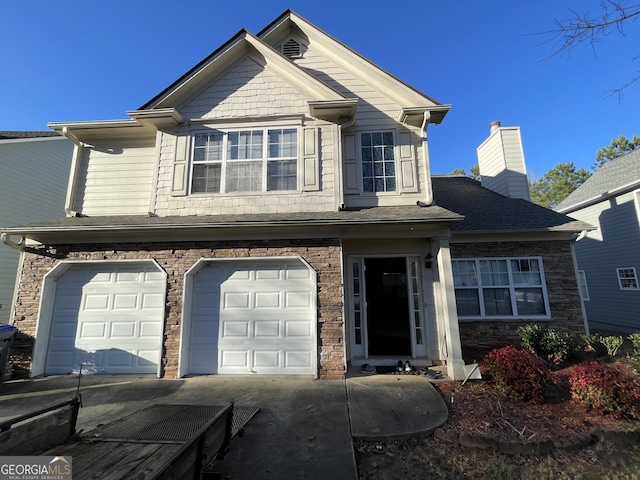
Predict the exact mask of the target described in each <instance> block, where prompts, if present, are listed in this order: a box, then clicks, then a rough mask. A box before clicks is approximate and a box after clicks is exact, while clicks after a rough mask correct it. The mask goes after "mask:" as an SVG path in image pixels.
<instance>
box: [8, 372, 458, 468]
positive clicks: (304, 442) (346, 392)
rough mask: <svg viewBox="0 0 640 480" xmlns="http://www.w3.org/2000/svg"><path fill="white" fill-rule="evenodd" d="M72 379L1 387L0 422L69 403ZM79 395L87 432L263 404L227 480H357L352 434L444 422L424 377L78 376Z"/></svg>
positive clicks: (401, 432)
mask: <svg viewBox="0 0 640 480" xmlns="http://www.w3.org/2000/svg"><path fill="white" fill-rule="evenodd" d="M77 383H78V378H77V377H73V376H55V377H44V378H40V379H33V380H16V381H10V382H7V383H5V384H4V385H2V386H0V420H5V419H9V418H12V417H15V416H18V415H22V414H24V413H28V412H30V411H34V410H37V409H39V408H43V407H46V406H49V405H52V404H54V403H56V402H59V401H64V400H67V399H69V398H70V397H71V396H73V394H74V393H75V391H76V387H77ZM80 390H81V392H82V397H83V408H82V409H81V410H80V414H79V417H78V425H77V428H78V430H84V431H89V430H92V429H94V428H95V427H96V426H98V425H100V424H104V423H109V422H111V421H113V420H116V419H118V418H120V417H123V416H125V415H128V414H130V413H133V412H134V411H136V410H139V409H140V408H143V407H145V406H148V405H151V404H154V403H167V404H187V405H188V404H211V405H222V404H225V403H227V402H230V401H233V402H235V404H236V405H238V406H248V407H251V406H253V407H259V408H260V412H259V413H258V414H257V415H256V416H255V417H254V418H253V419H252V420H251V421H250V422H249V423H248V424H247V426H246V427H245V434H244V436H242V437H237V438H235V439H234V440H233V442H232V443H231V448H230V451H229V454H228V455H227V457H226V460H225V475H227V476H228V477H229V478H234V479H240V480H242V479H255V478H261V479H270V478H273V479H276V478H277V479H281V478H304V479H319V480H320V479H322V480H326V479H327V478H331V479H349V480H352V479H356V478H357V471H356V465H355V456H354V451H353V438H368V439H391V438H402V437H406V436H409V435H419V434H426V433H430V432H431V431H432V430H433V429H434V428H436V427H437V426H439V425H441V424H442V423H444V421H446V418H447V407H446V405H445V403H444V402H443V401H442V399H441V397H440V395H439V394H438V392H437V391H436V390H435V389H434V388H433V386H432V385H431V384H430V383H429V381H427V380H426V379H425V378H424V377H420V376H412V375H408V376H394V375H374V376H367V377H364V376H363V377H358V376H356V377H351V378H347V379H346V380H321V381H314V380H312V379H309V378H308V377H302V378H301V377H294V376H288V377H284V376H243V377H236V376H222V375H220V376H200V377H193V378H185V379H179V380H164V379H156V378H152V377H147V376H143V377H138V376H131V375H128V376H125V375H119V376H83V377H82V380H81V388H80ZM352 437H353V438H352Z"/></svg>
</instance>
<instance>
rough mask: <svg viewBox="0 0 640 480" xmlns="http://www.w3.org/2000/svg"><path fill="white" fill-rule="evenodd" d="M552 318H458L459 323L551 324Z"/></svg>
mask: <svg viewBox="0 0 640 480" xmlns="http://www.w3.org/2000/svg"><path fill="white" fill-rule="evenodd" d="M551 320H552V318H551V317H550V316H544V317H458V322H459V323H463V322H469V323H471V322H549V321H551Z"/></svg>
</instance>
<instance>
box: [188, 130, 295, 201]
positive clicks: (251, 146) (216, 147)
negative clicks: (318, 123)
mask: <svg viewBox="0 0 640 480" xmlns="http://www.w3.org/2000/svg"><path fill="white" fill-rule="evenodd" d="M191 178H192V180H191V192H192V193H226V192H265V191H274V190H296V189H297V188H298V131H297V129H295V128H268V129H267V128H265V129H256V130H239V131H227V132H223V131H219V130H216V131H212V132H206V133H205V132H203V133H196V134H195V137H194V146H193V173H192V177H191Z"/></svg>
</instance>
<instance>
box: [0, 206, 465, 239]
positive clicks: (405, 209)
mask: <svg viewBox="0 0 640 480" xmlns="http://www.w3.org/2000/svg"><path fill="white" fill-rule="evenodd" d="M461 220H462V216H461V215H459V214H457V213H453V212H450V211H448V210H446V209H444V208H442V207H439V206H430V207H419V206H416V205H409V206H393V207H373V208H361V209H353V210H342V211H325V212H297V213H282V214H268V213H261V214H243V215H237V214H235V215H194V216H171V217H156V216H147V215H114V216H96V217H66V218H58V219H55V220H48V221H43V222H39V223H33V224H30V225H25V226H18V227H9V228H4V229H3V231H6V232H9V233H12V234H16V235H18V234H22V233H28V232H47V231H50V232H53V231H76V232H78V231H83V230H94V231H97V230H105V231H108V230H113V229H119V230H123V229H131V230H136V229H167V228H189V227H193V228H207V227H211V228H217V227H261V226H300V227H305V226H318V225H337V226H342V225H345V226H346V225H359V224H360V225H364V224H375V225H379V224H399V223H412V222H413V223H442V222H444V223H452V222H459V221H461Z"/></svg>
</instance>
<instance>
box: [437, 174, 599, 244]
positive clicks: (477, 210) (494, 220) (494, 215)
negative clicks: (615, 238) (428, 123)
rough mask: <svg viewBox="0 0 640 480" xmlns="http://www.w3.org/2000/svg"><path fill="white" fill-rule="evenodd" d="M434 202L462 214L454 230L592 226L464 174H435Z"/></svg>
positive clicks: (563, 229) (560, 229)
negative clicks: (486, 186)
mask: <svg viewBox="0 0 640 480" xmlns="http://www.w3.org/2000/svg"><path fill="white" fill-rule="evenodd" d="M432 181H433V197H434V200H435V203H436V205H438V206H441V207H443V208H446V209H447V210H451V211H452V212H456V213H459V214H461V215H464V220H463V221H462V222H460V223H458V224H456V225H453V226H452V227H451V231H452V232H453V233H474V234H478V233H515V232H542V231H548V232H581V231H583V230H591V229H592V228H593V227H591V226H590V225H588V224H587V223H584V222H581V221H578V220H575V219H573V218H571V217H568V216H566V215H563V214H561V213H557V212H554V211H553V210H549V209H548V208H545V207H541V206H540V205H536V204H535V203H532V202H529V201H527V200H523V199H520V198H508V197H505V196H503V195H500V194H499V193H495V192H493V191H492V190H489V189H487V188H484V187H482V186H481V185H480V182H478V181H477V180H473V179H472V178H469V177H466V176H463V175H434V176H433V177H432Z"/></svg>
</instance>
